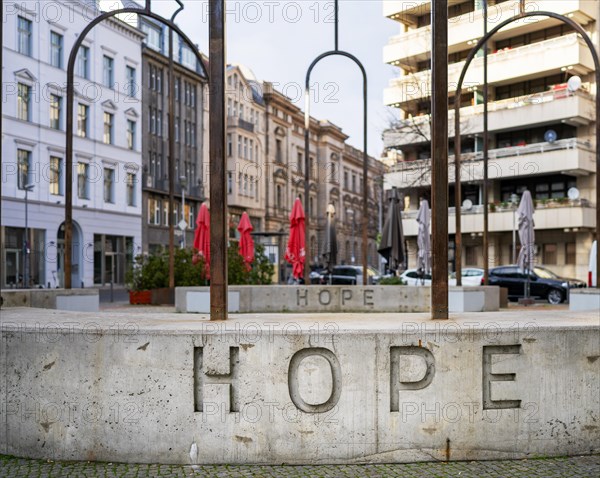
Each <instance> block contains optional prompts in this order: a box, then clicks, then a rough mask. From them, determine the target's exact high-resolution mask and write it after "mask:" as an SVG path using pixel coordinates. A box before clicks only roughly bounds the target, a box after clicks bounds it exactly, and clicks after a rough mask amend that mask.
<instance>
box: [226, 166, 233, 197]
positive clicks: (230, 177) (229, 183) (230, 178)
mask: <svg viewBox="0 0 600 478" xmlns="http://www.w3.org/2000/svg"><path fill="white" fill-rule="evenodd" d="M232 193H233V173H232V172H231V171H228V172H227V194H232Z"/></svg>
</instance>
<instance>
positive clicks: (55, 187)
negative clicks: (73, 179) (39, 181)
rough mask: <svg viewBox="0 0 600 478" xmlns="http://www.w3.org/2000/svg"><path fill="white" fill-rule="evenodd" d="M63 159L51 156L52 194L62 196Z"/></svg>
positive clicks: (50, 181)
mask: <svg viewBox="0 0 600 478" xmlns="http://www.w3.org/2000/svg"><path fill="white" fill-rule="evenodd" d="M61 179H62V159H61V158H57V157H56V156H50V178H49V183H50V194H54V195H57V196H62V187H61Z"/></svg>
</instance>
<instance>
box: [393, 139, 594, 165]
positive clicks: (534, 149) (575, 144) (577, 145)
mask: <svg viewBox="0 0 600 478" xmlns="http://www.w3.org/2000/svg"><path fill="white" fill-rule="evenodd" d="M568 149H583V150H587V151H593V148H592V145H591V143H590V142H589V141H581V140H579V139H577V138H568V139H561V140H558V141H555V142H553V143H547V142H544V143H533V144H528V145H524V146H511V147H508V148H497V149H490V150H489V152H488V157H489V159H500V158H509V157H515V156H526V155H529V154H540V153H547V152H549V151H558V150H568ZM460 157H461V161H463V162H465V161H482V160H483V152H482V151H478V152H476V153H463V154H461V156H460ZM448 162H449V163H453V162H454V155H451V156H448ZM429 168H431V158H428V159H419V160H416V161H403V162H400V163H397V164H395V165H394V167H393V168H392V171H391V172H405V171H409V170H418V169H429Z"/></svg>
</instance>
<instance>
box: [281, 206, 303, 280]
mask: <svg viewBox="0 0 600 478" xmlns="http://www.w3.org/2000/svg"><path fill="white" fill-rule="evenodd" d="M304 221H305V216H304V209H302V203H301V201H300V199H298V198H296V201H294V207H293V208H292V212H291V214H290V238H289V240H288V244H287V248H286V250H285V260H286V261H288V262H289V263H290V264H292V274H293V276H294V279H299V278H300V277H302V276H303V275H304V261H305V259H306V240H305V236H304V231H305V229H304V228H305V225H304Z"/></svg>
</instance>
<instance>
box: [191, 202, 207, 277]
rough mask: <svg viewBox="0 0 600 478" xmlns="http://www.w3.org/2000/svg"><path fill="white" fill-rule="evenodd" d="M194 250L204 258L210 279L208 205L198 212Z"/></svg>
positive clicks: (203, 205) (201, 207) (204, 205)
mask: <svg viewBox="0 0 600 478" xmlns="http://www.w3.org/2000/svg"><path fill="white" fill-rule="evenodd" d="M194 248H196V249H197V250H198V253H199V254H200V255H201V256H202V257H203V258H204V264H205V265H206V278H207V279H210V213H209V212H208V208H207V207H206V204H202V206H200V211H198V217H197V218H196V233H195V234H194Z"/></svg>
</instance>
